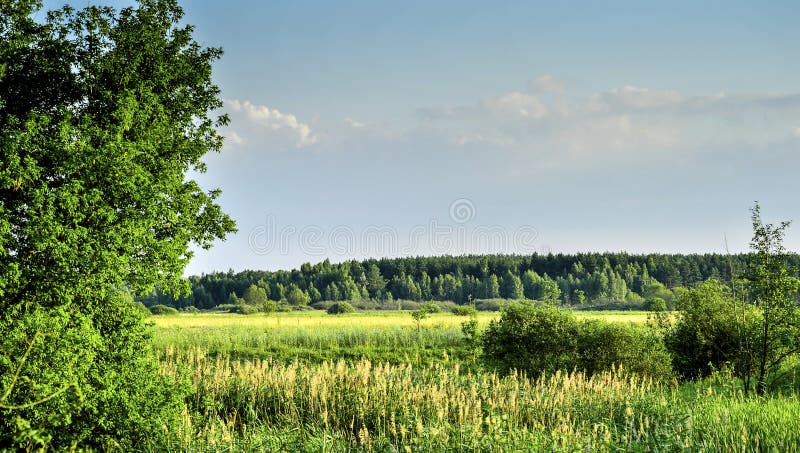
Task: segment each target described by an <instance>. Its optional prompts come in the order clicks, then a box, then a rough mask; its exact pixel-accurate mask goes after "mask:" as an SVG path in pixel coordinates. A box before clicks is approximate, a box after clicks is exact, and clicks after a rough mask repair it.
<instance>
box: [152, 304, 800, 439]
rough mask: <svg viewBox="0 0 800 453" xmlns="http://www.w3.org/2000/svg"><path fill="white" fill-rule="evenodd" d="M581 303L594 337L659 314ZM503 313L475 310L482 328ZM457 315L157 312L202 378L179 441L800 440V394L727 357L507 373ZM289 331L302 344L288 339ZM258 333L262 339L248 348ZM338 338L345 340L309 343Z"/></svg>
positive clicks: (162, 332) (641, 324) (173, 367)
mask: <svg viewBox="0 0 800 453" xmlns="http://www.w3.org/2000/svg"><path fill="white" fill-rule="evenodd" d="M351 317H355V319H354V318H351ZM576 318H577V319H576V323H577V324H578V325H581V324H587V326H586V327H585V329H586V333H585V335H584V338H589V339H598V340H599V339H603V342H602V343H599V344H598V343H594V345H595V346H599V347H601V348H602V347H605V343H604V342H605V341H606V339H607V338H618V339H619V341H621V342H623V343H625V342H627V340H626V339H625V335H626V334H625V332H626V331H627V329H629V328H631V329H642V330H645V329H649V328H648V327H647V326H646V324H645V317H644V316H643V315H642V316H638V315H637V316H635V317H634V316H633V315H631V314H607V313H603V314H599V315H598V314H585V313H578V314H576ZM630 318H634V319H637V322H636V323H635V324H633V325H631V324H630V322H629V321H628V319H630ZM495 319H498V318H497V315H495V314H489V313H481V314H479V316H478V318H477V320H478V323H479V325H480V329H481V330H485V329H486V327H487V326H488V323H489V322H490V321H492V320H495ZM461 321H463V318H460V317H457V316H454V315H452V314H449V313H440V314H432V315H430V318H429V321H428V322H426V323H425V327H424V328H423V329H422V336H420V335H418V334H417V332H416V328H415V326H414V321H413V319H411V317H410V316H409V315H408V313H401V312H393V313H392V312H386V313H381V312H373V313H357V314H352V315H347V316H346V317H332V316H326V315H325V314H324V313H318V312H303V313H283V314H277V315H270V316H263V315H258V316H255V317H247V318H242V317H240V316H237V315H212V314H202V315H199V316H185V315H184V316H178V317H162V318H157V319H156V323H157V333H158V337H159V341H157V349H158V350H159V351H160V352H159V356H160V358H161V362H162V370H163V372H164V373H166V374H167V375H169V376H178V375H180V373H181V371H180V370H181V369H182V367H183V366H184V365H185V364H190V368H191V372H190V380H191V382H192V384H193V387H194V388H195V390H194V392H193V393H192V394H191V395H190V397H189V398H187V410H186V412H185V413H184V415H183V422H182V423H181V425H180V429H179V431H180V435H179V436H178V437H177V438H176V439H173V440H172V442H173V443H172V444H171V445H172V447H173V449H176V450H178V449H179V450H193V451H214V450H219V449H233V450H241V451H248V450H258V449H262V450H264V449H266V450H269V449H279V448H284V449H289V450H301V451H322V450H326V451H350V450H356V451H359V450H369V449H373V450H377V451H384V450H387V449H389V450H392V449H395V450H399V451H403V450H404V449H405V448H406V447H409V448H412V449H413V450H418V449H419V450H444V449H451V450H457V449H459V448H461V449H464V450H476V449H477V450H482V449H500V448H502V449H508V450H513V449H522V450H526V449H540V450H582V449H589V450H592V451H611V450H624V451H631V450H633V451H642V450H659V451H665V450H667V451H674V450H722V451H725V450H731V449H737V450H744V451H761V450H778V451H784V450H787V449H788V450H791V449H792V448H793V447H792V446H793V445H794V444H795V443H796V442H798V441H800V438H798V434H797V433H798V431H797V428H800V425H798V421H797V420H798V418H797V416H798V415H800V405H798V403H797V401H796V400H795V399H794V398H791V397H781V396H780V395H779V394H776V395H774V396H772V397H770V398H769V399H766V400H762V399H758V398H755V397H748V396H746V395H744V393H743V392H742V387H741V385H739V384H737V383H736V381H735V380H734V379H733V377H732V376H731V375H729V374H726V373H725V372H716V373H713V374H712V375H711V376H710V377H707V378H705V379H703V380H698V381H687V382H686V383H684V384H682V385H680V386H678V385H676V384H675V383H674V381H672V380H665V381H660V380H657V379H652V378H651V377H649V376H647V375H645V374H643V373H641V372H634V371H633V370H629V369H628V368H627V366H626V365H623V366H621V367H620V366H614V367H613V368H610V369H608V370H606V371H597V372H595V373H590V372H584V371H580V370H578V371H561V370H559V371H554V372H548V373H545V374H543V375H541V376H540V377H539V378H537V379H533V378H532V376H529V375H526V374H525V373H520V372H510V373H496V372H493V371H490V370H485V369H483V368H482V367H481V366H480V364H479V363H473V362H470V358H469V355H467V354H465V353H462V352H459V351H466V348H467V347H468V346H467V344H466V340H467V339H466V338H465V337H464V336H463V334H461V333H460V332H459V329H458V324H459V323H460V322H461ZM612 321H613V322H612ZM588 325H591V326H588ZM606 328H610V329H611V330H613V331H614V333H607V332H604V329H606ZM615 328H619V330H616V329H615ZM265 332H272V333H271V334H270V335H265V334H264V333H265ZM620 332H621V333H620ZM583 341H584V340H581V342H583ZM286 343H289V344H290V345H291V346H292V347H291V350H290V351H285V352H284V353H281V352H277V350H276V349H275V347H276V346H279V345H283V344H286ZM247 346H250V347H251V348H252V349H251V351H266V352H265V353H263V354H261V355H242V354H241V352H242V347H247ZM337 346H338V348H337ZM579 347H581V346H579ZM328 348H334V349H336V350H335V351H334V352H333V353H331V354H330V355H325V354H316V355H315V354H313V352H314V351H317V352H323V351H325V350H326V349H328ZM611 349H613V347H612V348H611ZM415 350H416V351H419V353H418V354H416V355H415V353H414V352H413V351H415ZM429 350H430V351H431V352H432V354H430V355H426V354H427V353H426V351H429ZM237 351H238V352H237ZM345 351H358V354H353V355H348V354H346V353H345ZM598 352H599V353H598V356H600V357H603V355H602V353H601V350H598ZM423 357H427V358H425V359H422V358H423ZM637 360H638V359H637ZM665 363H666V364H667V365H669V361H668V360H667V361H666V362H665ZM796 366H797V362H793V363H792V364H791V367H796ZM587 368H588V366H587ZM786 369H787V370H789V369H794V368H786ZM790 374H791V373H790ZM797 385H798V382H797V381H796V380H789V381H785V382H784V386H783V387H782V388H783V390H782V391H784V392H789V393H793V392H794V391H795V389H796V388H797ZM162 448H163V447H162Z"/></svg>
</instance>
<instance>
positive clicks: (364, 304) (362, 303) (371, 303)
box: [350, 299, 396, 310]
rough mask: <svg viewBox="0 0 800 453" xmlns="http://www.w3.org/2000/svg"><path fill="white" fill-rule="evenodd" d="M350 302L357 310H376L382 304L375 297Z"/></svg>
mask: <svg viewBox="0 0 800 453" xmlns="http://www.w3.org/2000/svg"><path fill="white" fill-rule="evenodd" d="M350 304H351V305H352V306H353V308H355V309H357V310H376V309H378V308H380V304H379V303H378V302H377V301H376V300H373V299H361V300H357V301H353V302H351V303H350ZM395 308H396V307H395Z"/></svg>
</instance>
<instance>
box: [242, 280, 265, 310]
mask: <svg viewBox="0 0 800 453" xmlns="http://www.w3.org/2000/svg"><path fill="white" fill-rule="evenodd" d="M242 299H244V302H245V303H246V304H247V305H253V306H257V307H261V306H263V305H264V304H265V303H267V292H266V291H264V288H260V287H258V286H256V285H250V286H249V287H248V288H247V289H246V290H244V294H242Z"/></svg>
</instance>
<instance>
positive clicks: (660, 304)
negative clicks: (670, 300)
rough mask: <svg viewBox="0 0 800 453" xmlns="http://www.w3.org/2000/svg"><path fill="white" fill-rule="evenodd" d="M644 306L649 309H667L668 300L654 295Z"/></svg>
mask: <svg viewBox="0 0 800 453" xmlns="http://www.w3.org/2000/svg"><path fill="white" fill-rule="evenodd" d="M643 308H644V309H645V310H647V311H667V301H666V300H664V299H662V298H660V297H653V298H652V299H648V300H647V301H646V302H645V303H644V307H643Z"/></svg>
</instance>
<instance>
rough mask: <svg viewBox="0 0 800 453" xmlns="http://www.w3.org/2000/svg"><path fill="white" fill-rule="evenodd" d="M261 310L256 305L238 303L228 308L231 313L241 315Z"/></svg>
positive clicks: (252, 313)
mask: <svg viewBox="0 0 800 453" xmlns="http://www.w3.org/2000/svg"><path fill="white" fill-rule="evenodd" d="M260 311H261V310H259V309H258V307H256V306H255V305H247V304H236V305H234V306H233V307H231V308H230V309H229V310H228V312H229V313H238V314H240V315H254V314H256V313H258V312H260Z"/></svg>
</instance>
